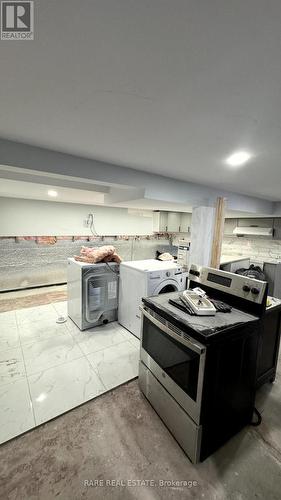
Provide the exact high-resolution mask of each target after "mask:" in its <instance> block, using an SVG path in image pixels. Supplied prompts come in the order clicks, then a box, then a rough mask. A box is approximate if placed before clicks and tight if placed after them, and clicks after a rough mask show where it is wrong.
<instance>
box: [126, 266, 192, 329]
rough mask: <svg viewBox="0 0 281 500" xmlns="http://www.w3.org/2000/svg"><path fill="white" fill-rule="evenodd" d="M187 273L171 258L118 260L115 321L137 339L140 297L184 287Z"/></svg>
mask: <svg viewBox="0 0 281 500" xmlns="http://www.w3.org/2000/svg"><path fill="white" fill-rule="evenodd" d="M186 280H187V273H186V272H183V270H182V268H181V267H180V266H178V265H177V264H176V263H174V262H171V261H166V262H162V261H159V260H155V259H147V260H135V261H130V262H121V264H120V278H119V300H118V321H119V323H120V324H121V325H122V326H124V327H125V328H127V330H129V331H130V332H132V333H133V334H134V335H136V337H138V338H140V331H141V314H140V310H139V307H140V305H141V299H142V297H151V296H153V295H159V294H160V293H168V292H175V291H178V292H180V291H182V290H185V289H186Z"/></svg>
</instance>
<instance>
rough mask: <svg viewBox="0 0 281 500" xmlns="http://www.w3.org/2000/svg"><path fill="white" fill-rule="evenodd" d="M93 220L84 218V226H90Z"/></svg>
mask: <svg viewBox="0 0 281 500" xmlns="http://www.w3.org/2000/svg"><path fill="white" fill-rule="evenodd" d="M90 224H91V221H90V220H89V219H84V220H83V227H90Z"/></svg>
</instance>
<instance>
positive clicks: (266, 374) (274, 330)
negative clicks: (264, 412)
mask: <svg viewBox="0 0 281 500" xmlns="http://www.w3.org/2000/svg"><path fill="white" fill-rule="evenodd" d="M280 316H281V301H279V302H277V305H275V306H273V307H272V308H269V309H267V311H266V313H265V316H264V318H263V320H262V328H261V337H260V342H259V351H258V368H257V380H256V387H260V386H261V385H263V384H264V383H265V382H274V380H275V376H276V370H277V362H278V354H279V344H280Z"/></svg>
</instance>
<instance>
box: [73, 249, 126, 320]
mask: <svg viewBox="0 0 281 500" xmlns="http://www.w3.org/2000/svg"><path fill="white" fill-rule="evenodd" d="M118 280H119V264H116V263H115V262H110V263H108V264H105V263H99V264H85V263H83V262H77V261H76V260H75V259H68V263H67V307H68V316H69V317H70V318H71V319H72V321H74V323H75V324H76V325H77V326H78V328H80V330H86V329H87V328H93V327H94V326H97V325H102V324H105V323H109V322H110V321H116V320H117V308H118Z"/></svg>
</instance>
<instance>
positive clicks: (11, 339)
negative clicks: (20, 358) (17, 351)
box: [0, 311, 20, 351]
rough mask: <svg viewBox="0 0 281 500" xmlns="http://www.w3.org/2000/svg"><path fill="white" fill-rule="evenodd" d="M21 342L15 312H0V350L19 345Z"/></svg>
mask: <svg viewBox="0 0 281 500" xmlns="http://www.w3.org/2000/svg"><path fill="white" fill-rule="evenodd" d="M19 344H20V339H19V332H18V327H17V321H16V314H15V312H14V311H11V312H4V313H0V351H4V350H6V349H9V348H12V347H17V346H18V345H19Z"/></svg>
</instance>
